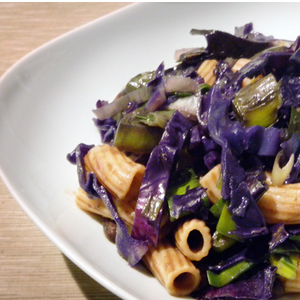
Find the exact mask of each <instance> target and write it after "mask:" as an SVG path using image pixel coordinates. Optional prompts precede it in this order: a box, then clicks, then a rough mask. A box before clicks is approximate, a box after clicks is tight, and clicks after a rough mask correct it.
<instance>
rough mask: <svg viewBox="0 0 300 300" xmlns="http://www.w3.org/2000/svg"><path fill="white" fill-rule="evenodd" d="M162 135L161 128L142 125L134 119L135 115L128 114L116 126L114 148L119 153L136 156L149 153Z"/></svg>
mask: <svg viewBox="0 0 300 300" xmlns="http://www.w3.org/2000/svg"><path fill="white" fill-rule="evenodd" d="M162 134H163V129H162V128H160V127H153V126H147V125H145V124H142V123H140V122H139V121H138V120H137V119H136V118H135V114H128V115H126V116H125V117H124V118H123V119H121V120H120V122H119V124H118V128H117V132H116V135H115V139H114V146H115V147H116V148H118V149H119V150H121V151H127V152H132V153H136V154H144V153H150V152H151V151H152V150H153V149H154V147H155V146H157V144H158V143H159V141H160V139H161V136H162Z"/></svg>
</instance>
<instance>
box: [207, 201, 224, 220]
mask: <svg viewBox="0 0 300 300" xmlns="http://www.w3.org/2000/svg"><path fill="white" fill-rule="evenodd" d="M224 204H225V202H224V200H223V198H221V199H220V200H219V201H218V202H217V203H215V204H214V205H213V206H212V207H211V208H210V212H211V213H212V214H213V215H214V217H216V218H217V219H219V218H220V216H221V213H222V210H223V206H224Z"/></svg>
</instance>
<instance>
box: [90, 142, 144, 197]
mask: <svg viewBox="0 0 300 300" xmlns="http://www.w3.org/2000/svg"><path fill="white" fill-rule="evenodd" d="M84 161H85V164H86V166H87V169H89V170H91V171H93V172H94V173H95V175H96V176H97V178H98V180H99V182H100V183H101V184H103V186H104V187H105V188H106V189H107V190H108V191H109V192H110V193H111V194H112V195H113V196H114V197H115V198H117V199H118V200H120V201H130V200H133V199H137V197H138V194H139V189H140V186H141V182H142V178H143V176H144V173H145V166H143V165H141V164H138V163H135V162H134V161H132V160H131V159H130V158H129V157H127V156H126V155H125V154H124V153H122V152H121V151H119V150H118V149H117V148H115V147H113V146H109V145H107V144H104V145H99V146H96V147H94V148H92V149H91V150H90V151H89V152H88V153H87V155H86V156H85V157H84Z"/></svg>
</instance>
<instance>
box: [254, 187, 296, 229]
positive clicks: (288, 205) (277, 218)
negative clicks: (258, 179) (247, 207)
mask: <svg viewBox="0 0 300 300" xmlns="http://www.w3.org/2000/svg"><path fill="white" fill-rule="evenodd" d="M257 204H258V206H259V208H260V209H261V211H262V213H263V215H264V217H265V219H266V222H267V223H269V224H275V223H284V224H299V221H300V184H299V183H296V184H285V185H282V186H280V187H276V186H270V187H269V189H268V191H267V192H266V193H265V194H264V195H263V196H262V197H261V198H260V199H259V201H258V203H257Z"/></svg>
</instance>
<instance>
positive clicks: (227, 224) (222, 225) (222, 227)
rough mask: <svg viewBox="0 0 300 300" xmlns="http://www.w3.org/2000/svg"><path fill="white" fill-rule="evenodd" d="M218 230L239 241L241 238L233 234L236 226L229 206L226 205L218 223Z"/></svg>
mask: <svg viewBox="0 0 300 300" xmlns="http://www.w3.org/2000/svg"><path fill="white" fill-rule="evenodd" d="M216 230H217V231H218V232H219V233H221V234H223V235H225V236H228V237H229V238H232V239H235V240H237V241H239V240H240V239H239V237H238V236H237V235H236V234H232V233H231V232H232V231H234V230H236V224H235V223H234V221H233V220H232V214H231V212H230V211H229V209H228V204H227V203H224V205H223V208H222V212H221V215H220V218H219V221H218V223H217V228H216Z"/></svg>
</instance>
